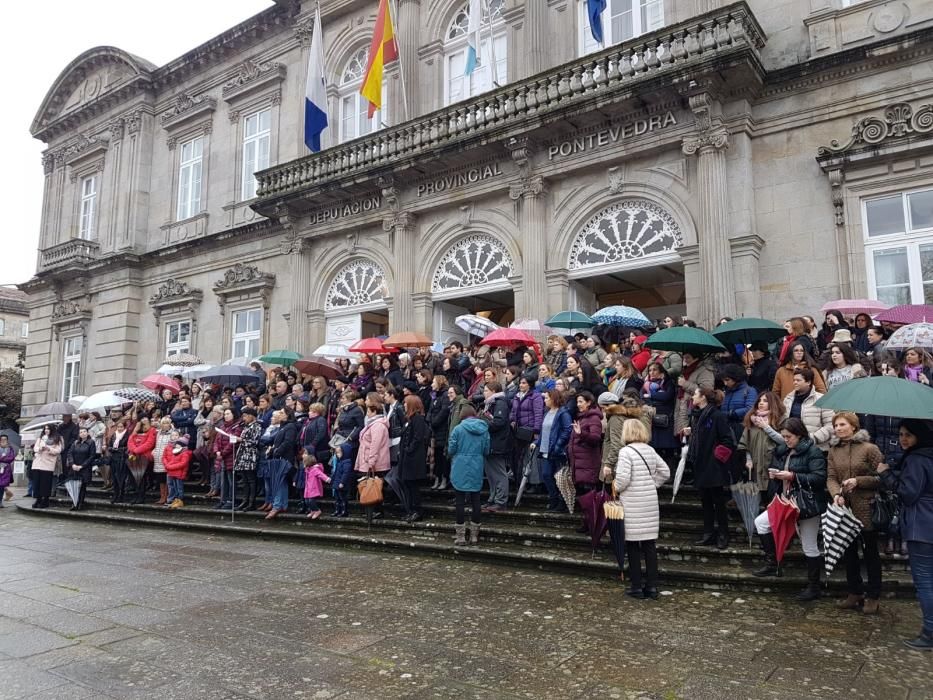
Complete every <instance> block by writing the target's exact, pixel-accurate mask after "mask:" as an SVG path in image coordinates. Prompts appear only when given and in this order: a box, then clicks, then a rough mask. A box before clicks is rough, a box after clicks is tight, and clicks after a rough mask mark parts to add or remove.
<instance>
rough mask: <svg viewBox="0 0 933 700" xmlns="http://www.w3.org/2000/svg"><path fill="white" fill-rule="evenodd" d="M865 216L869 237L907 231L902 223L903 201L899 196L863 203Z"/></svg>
mask: <svg viewBox="0 0 933 700" xmlns="http://www.w3.org/2000/svg"><path fill="white" fill-rule="evenodd" d="M865 214H866V218H867V219H868V235H869V236H886V235H888V234H890V233H904V231H905V230H906V229H907V226H906V225H905V222H904V200H903V198H902V197H901V195H896V196H894V197H882V198H880V199H871V200H869V201H867V202H865Z"/></svg>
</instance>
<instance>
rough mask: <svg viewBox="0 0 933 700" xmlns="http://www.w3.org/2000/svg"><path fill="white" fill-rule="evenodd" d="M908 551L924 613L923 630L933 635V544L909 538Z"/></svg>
mask: <svg viewBox="0 0 933 700" xmlns="http://www.w3.org/2000/svg"><path fill="white" fill-rule="evenodd" d="M907 552H908V553H909V554H910V575H911V576H913V579H914V588H916V589H917V599H918V600H919V601H920V611H921V612H922V613H923V631H924V633H926V634H931V635H933V544H931V543H929V542H915V541H913V540H909V541H908V542H907Z"/></svg>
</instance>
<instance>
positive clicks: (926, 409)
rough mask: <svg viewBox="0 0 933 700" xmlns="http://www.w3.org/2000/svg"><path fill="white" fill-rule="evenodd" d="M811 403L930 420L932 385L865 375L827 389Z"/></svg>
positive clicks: (853, 410)
mask: <svg viewBox="0 0 933 700" xmlns="http://www.w3.org/2000/svg"><path fill="white" fill-rule="evenodd" d="M814 405H815V406H816V407H817V408H831V409H834V410H836V411H852V412H854V413H871V414H874V415H876V416H891V417H893V418H917V419H920V420H933V388H931V387H928V386H924V385H923V384H920V383H919V382H910V381H907V380H906V379H901V378H899V377H867V378H863V379H856V380H853V381H851V382H846V383H845V384H840V385H839V386H837V387H835V388H834V389H830V390H829V392H828V393H827V394H826V395H825V396H823V397H821V398H820V399H818V400H817V402H816V404H814Z"/></svg>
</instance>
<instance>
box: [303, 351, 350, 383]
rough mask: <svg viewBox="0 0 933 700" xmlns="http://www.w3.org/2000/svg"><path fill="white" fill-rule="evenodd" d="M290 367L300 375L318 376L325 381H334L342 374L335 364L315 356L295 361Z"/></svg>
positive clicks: (341, 370)
mask: <svg viewBox="0 0 933 700" xmlns="http://www.w3.org/2000/svg"><path fill="white" fill-rule="evenodd" d="M292 367H294V368H295V369H296V370H298V371H299V372H301V373H302V374H311V375H320V376H322V377H324V378H325V379H335V378H336V377H339V376H340V375H341V374H343V369H342V368H341V367H340V365H338V364H337V363H336V362H331V361H330V360H328V359H327V358H326V357H317V356H315V355H309V356H308V357H306V358H305V359H303V360H298V361H296V362H295V364H293V365H292Z"/></svg>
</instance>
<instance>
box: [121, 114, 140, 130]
mask: <svg viewBox="0 0 933 700" xmlns="http://www.w3.org/2000/svg"><path fill="white" fill-rule="evenodd" d="M142 119H143V115H142V112H140V111H139V110H138V109H137V110H134V111H132V112H130V113H129V114H127V115H125V116H124V117H123V122H124V124H125V125H126V131H127V133H129V134H135V133H136V132H137V131H139V127H140V126H141V124H142Z"/></svg>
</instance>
